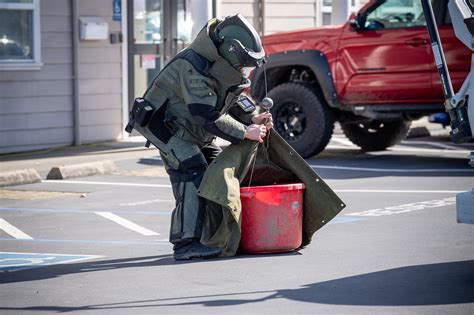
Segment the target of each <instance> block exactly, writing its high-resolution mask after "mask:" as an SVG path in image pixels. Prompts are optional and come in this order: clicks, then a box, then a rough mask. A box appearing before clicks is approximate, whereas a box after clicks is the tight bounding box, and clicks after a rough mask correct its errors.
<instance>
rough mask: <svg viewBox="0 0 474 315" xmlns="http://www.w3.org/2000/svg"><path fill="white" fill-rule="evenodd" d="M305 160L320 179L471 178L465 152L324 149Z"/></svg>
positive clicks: (470, 170)
mask: <svg viewBox="0 0 474 315" xmlns="http://www.w3.org/2000/svg"><path fill="white" fill-rule="evenodd" d="M307 162H308V163H309V164H310V165H312V166H313V169H314V170H315V171H316V172H317V173H318V174H319V175H320V176H321V177H323V178H324V179H352V178H374V177H383V176H395V177H405V176H409V177H413V176H419V177H448V176H456V177H473V176H474V169H473V168H472V167H470V166H469V158H468V156H467V154H466V156H464V155H459V156H456V157H445V156H442V155H440V156H422V155H417V154H397V153H387V152H385V153H384V154H371V153H364V152H359V151H348V150H342V151H336V150H331V151H325V152H323V153H321V154H320V155H318V156H316V157H313V158H312V159H308V160H307Z"/></svg>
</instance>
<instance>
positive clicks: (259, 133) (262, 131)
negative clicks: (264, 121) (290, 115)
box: [245, 124, 267, 143]
mask: <svg viewBox="0 0 474 315" xmlns="http://www.w3.org/2000/svg"><path fill="white" fill-rule="evenodd" d="M266 135H267V127H265V126H264V125H257V124H252V125H250V126H247V128H246V129H245V139H249V140H255V141H258V142H260V143H263V138H265V136H266Z"/></svg>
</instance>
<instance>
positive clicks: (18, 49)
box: [0, 0, 42, 70]
mask: <svg viewBox="0 0 474 315" xmlns="http://www.w3.org/2000/svg"><path fill="white" fill-rule="evenodd" d="M39 26H40V23H39V0H0V70H35V69H40V67H41V66H42V64H41V49H40V29H39Z"/></svg>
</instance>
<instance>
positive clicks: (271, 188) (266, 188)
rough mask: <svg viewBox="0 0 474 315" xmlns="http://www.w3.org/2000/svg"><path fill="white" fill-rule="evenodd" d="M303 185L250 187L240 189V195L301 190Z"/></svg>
mask: <svg viewBox="0 0 474 315" xmlns="http://www.w3.org/2000/svg"><path fill="white" fill-rule="evenodd" d="M303 189H304V184H303V183H292V184H280V185H267V186H250V187H240V192H241V193H247V192H262V191H265V192H268V191H273V192H276V191H288V190H303Z"/></svg>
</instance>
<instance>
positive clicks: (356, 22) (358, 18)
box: [349, 13, 364, 32]
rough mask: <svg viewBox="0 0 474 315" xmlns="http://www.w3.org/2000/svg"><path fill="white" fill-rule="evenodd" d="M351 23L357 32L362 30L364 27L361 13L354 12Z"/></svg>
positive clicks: (350, 19) (350, 18)
mask: <svg viewBox="0 0 474 315" xmlns="http://www.w3.org/2000/svg"><path fill="white" fill-rule="evenodd" d="M349 24H350V26H351V28H352V29H353V30H354V31H356V32H360V31H362V30H363V29H364V22H363V17H362V15H361V14H360V13H357V15H355V14H354V13H352V14H351V16H350V17H349Z"/></svg>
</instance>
